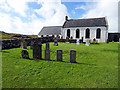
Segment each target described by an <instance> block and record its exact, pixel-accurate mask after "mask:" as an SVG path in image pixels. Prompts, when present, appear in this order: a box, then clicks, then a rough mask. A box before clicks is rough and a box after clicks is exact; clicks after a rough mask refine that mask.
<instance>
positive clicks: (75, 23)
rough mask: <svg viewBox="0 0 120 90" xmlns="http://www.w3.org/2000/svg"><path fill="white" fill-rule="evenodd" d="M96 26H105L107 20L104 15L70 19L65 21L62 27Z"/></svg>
mask: <svg viewBox="0 0 120 90" xmlns="http://www.w3.org/2000/svg"><path fill="white" fill-rule="evenodd" d="M97 26H107V21H106V18H105V17H101V18H88V19H70V20H67V21H65V23H64V24H63V28H70V27H97Z"/></svg>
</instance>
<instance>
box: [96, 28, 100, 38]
mask: <svg viewBox="0 0 120 90" xmlns="http://www.w3.org/2000/svg"><path fill="white" fill-rule="evenodd" d="M100 36H101V29H100V28H98V29H97V31H96V38H98V39H99V38H100Z"/></svg>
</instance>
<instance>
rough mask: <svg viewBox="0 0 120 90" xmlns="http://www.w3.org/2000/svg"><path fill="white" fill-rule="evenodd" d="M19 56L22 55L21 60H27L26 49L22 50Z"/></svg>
mask: <svg viewBox="0 0 120 90" xmlns="http://www.w3.org/2000/svg"><path fill="white" fill-rule="evenodd" d="M21 54H22V58H25V59H29V54H28V51H27V50H26V49H23V50H22V51H21Z"/></svg>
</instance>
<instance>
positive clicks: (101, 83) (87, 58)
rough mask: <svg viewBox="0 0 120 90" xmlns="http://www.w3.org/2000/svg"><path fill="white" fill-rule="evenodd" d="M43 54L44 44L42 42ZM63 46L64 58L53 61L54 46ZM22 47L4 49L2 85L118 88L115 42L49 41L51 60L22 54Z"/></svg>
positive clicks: (54, 55) (57, 47)
mask: <svg viewBox="0 0 120 90" xmlns="http://www.w3.org/2000/svg"><path fill="white" fill-rule="evenodd" d="M42 49H43V52H42V55H43V58H44V50H45V44H43V46H42ZM58 49H61V50H63V62H57V61H56V50H58ZM21 50H22V49H21V48H14V49H9V50H3V52H2V81H3V83H2V85H3V88H117V87H118V43H109V44H106V43H100V44H95V45H94V44H91V45H90V46H85V44H81V45H76V44H75V43H59V46H53V43H50V51H51V52H50V54H51V61H45V60H32V58H33V57H32V50H30V47H28V49H27V50H28V52H29V56H30V58H31V60H27V59H23V58H22V57H21ZM70 50H76V53H77V55H76V61H77V63H70Z"/></svg>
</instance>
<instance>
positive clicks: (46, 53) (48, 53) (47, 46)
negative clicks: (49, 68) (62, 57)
mask: <svg viewBox="0 0 120 90" xmlns="http://www.w3.org/2000/svg"><path fill="white" fill-rule="evenodd" d="M49 48H50V46H49V43H46V49H45V60H50V49H49Z"/></svg>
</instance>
